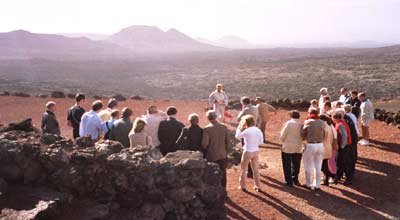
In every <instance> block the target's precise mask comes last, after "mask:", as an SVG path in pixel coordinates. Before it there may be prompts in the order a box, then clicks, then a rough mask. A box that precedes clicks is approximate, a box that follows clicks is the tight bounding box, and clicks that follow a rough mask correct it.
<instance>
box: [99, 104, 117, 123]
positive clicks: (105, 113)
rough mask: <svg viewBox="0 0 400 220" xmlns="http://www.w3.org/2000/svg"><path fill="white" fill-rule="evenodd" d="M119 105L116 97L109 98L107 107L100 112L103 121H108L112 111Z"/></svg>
mask: <svg viewBox="0 0 400 220" xmlns="http://www.w3.org/2000/svg"><path fill="white" fill-rule="evenodd" d="M117 107H118V101H117V100H116V99H114V98H111V99H110V100H108V104H107V108H106V109H104V110H101V111H100V112H99V117H100V119H101V121H103V122H106V121H108V120H110V119H111V113H112V111H113V110H115V109H116V108H117Z"/></svg>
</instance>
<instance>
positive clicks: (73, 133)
mask: <svg viewBox="0 0 400 220" xmlns="http://www.w3.org/2000/svg"><path fill="white" fill-rule="evenodd" d="M72 136H73V137H74V139H77V138H78V137H79V127H78V128H73V129H72Z"/></svg>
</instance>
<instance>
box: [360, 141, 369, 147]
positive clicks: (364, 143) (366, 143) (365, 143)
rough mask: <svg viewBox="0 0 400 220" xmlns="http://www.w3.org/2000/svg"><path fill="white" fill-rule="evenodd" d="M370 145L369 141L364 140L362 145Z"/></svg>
mask: <svg viewBox="0 0 400 220" xmlns="http://www.w3.org/2000/svg"><path fill="white" fill-rule="evenodd" d="M368 145H369V141H367V140H364V142H362V143H361V146H368Z"/></svg>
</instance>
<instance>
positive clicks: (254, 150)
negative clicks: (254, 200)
mask: <svg viewBox="0 0 400 220" xmlns="http://www.w3.org/2000/svg"><path fill="white" fill-rule="evenodd" d="M255 125H256V121H255V119H254V117H253V116H252V115H246V116H243V117H242V119H241V121H240V123H239V126H238V128H237V130H236V135H235V137H236V138H237V139H244V145H243V154H242V160H241V163H240V166H241V175H240V178H239V189H240V190H242V191H246V184H245V179H246V173H247V169H248V165H249V164H250V165H251V169H252V170H253V177H254V190H255V191H256V192H259V191H260V173H259V171H258V149H259V146H260V145H261V144H263V143H264V137H263V134H262V132H261V130H260V129H259V128H257V127H256V126H255Z"/></svg>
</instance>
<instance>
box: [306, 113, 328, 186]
mask: <svg viewBox="0 0 400 220" xmlns="http://www.w3.org/2000/svg"><path fill="white" fill-rule="evenodd" d="M326 127H327V125H326V123H325V122H324V121H322V120H321V119H319V116H318V110H317V109H310V110H309V114H308V118H307V120H306V121H305V122H304V126H303V129H302V131H301V136H302V137H303V139H305V140H306V141H307V144H306V146H305V150H304V153H303V162H304V168H305V171H306V172H305V174H306V185H305V188H307V189H309V190H311V179H312V175H313V173H314V172H315V177H314V178H315V182H316V183H315V188H314V190H316V191H317V190H319V189H320V181H321V180H320V175H321V166H322V160H323V154H324V144H323V142H324V140H325V139H326V137H327V134H326Z"/></svg>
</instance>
